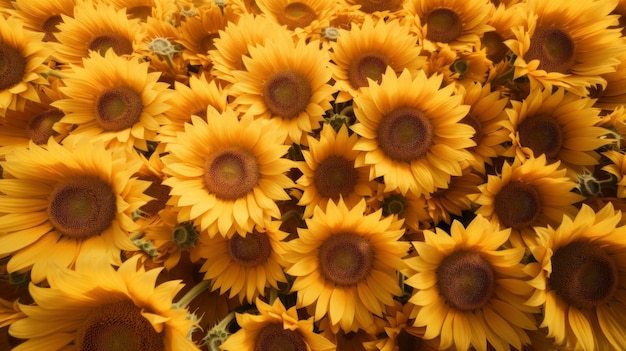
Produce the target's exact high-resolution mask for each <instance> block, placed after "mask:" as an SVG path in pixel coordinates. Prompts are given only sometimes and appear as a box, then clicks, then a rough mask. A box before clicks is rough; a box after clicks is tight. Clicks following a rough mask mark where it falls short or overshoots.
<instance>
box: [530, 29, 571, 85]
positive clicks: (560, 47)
mask: <svg viewBox="0 0 626 351" xmlns="http://www.w3.org/2000/svg"><path fill="white" fill-rule="evenodd" d="M575 48H576V47H575V44H574V41H573V40H572V37H570V35H569V34H567V33H566V32H564V31H562V30H560V29H558V28H555V27H539V28H537V29H536V30H535V34H534V35H533V37H532V38H531V39H530V47H529V48H528V52H527V53H526V55H524V59H525V60H526V61H531V60H539V66H538V67H537V68H538V69H541V70H544V71H546V72H559V73H564V74H567V73H569V72H570V69H571V68H572V66H573V65H574V56H575Z"/></svg>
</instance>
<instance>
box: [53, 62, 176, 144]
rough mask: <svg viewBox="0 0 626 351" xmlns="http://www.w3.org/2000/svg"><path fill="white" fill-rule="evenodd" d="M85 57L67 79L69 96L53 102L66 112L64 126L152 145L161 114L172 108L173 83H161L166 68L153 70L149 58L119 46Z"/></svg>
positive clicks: (81, 132)
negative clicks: (120, 52) (124, 52)
mask: <svg viewBox="0 0 626 351" xmlns="http://www.w3.org/2000/svg"><path fill="white" fill-rule="evenodd" d="M83 62H84V64H83V65H81V66H72V70H71V71H69V72H67V73H66V74H67V77H66V78H64V79H63V82H64V85H65V86H63V87H61V88H59V90H60V91H61V92H62V93H63V94H64V96H66V98H65V99H61V100H57V101H55V102H53V103H52V104H51V105H52V106H54V107H56V108H58V109H60V110H61V111H63V113H65V116H63V117H62V118H61V120H59V122H58V128H63V127H64V126H67V125H76V129H74V130H73V131H72V132H71V133H70V137H72V136H80V135H88V136H89V137H91V138H94V139H103V140H105V142H107V143H109V142H111V141H112V142H118V143H125V144H126V145H127V146H128V147H133V146H135V147H137V148H139V149H140V150H147V145H146V142H147V141H154V140H156V134H157V130H158V129H159V123H158V121H157V118H158V117H159V116H160V115H161V114H162V113H164V112H165V111H167V109H168V108H169V105H167V104H166V101H167V100H168V99H169V98H170V96H171V93H172V92H171V91H169V90H168V89H167V86H168V84H167V83H161V82H158V80H159V76H160V73H158V72H152V73H148V66H149V63H148V62H140V61H139V60H138V59H127V58H124V57H121V56H117V55H116V54H115V53H114V52H113V50H109V51H107V53H106V54H105V55H103V56H101V55H94V56H91V57H89V58H86V59H84V60H83Z"/></svg>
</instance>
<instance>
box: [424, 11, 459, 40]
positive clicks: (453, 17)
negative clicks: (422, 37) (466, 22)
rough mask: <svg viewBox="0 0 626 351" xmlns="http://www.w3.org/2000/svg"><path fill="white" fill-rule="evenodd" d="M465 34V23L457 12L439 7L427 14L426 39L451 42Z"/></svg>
mask: <svg viewBox="0 0 626 351" xmlns="http://www.w3.org/2000/svg"><path fill="white" fill-rule="evenodd" d="M461 34H463V23H461V19H460V17H459V15H457V13H456V12H454V11H452V10H450V9H446V8H439V9H435V10H432V11H430V13H429V14H428V15H427V16H426V39H428V40H431V41H435V42H439V43H449V42H452V41H454V40H455V39H456V38H458V37H460V36H461Z"/></svg>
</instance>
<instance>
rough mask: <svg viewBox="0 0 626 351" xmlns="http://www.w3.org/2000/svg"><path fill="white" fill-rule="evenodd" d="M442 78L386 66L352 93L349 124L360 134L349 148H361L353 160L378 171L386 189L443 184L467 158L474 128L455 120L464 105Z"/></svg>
mask: <svg viewBox="0 0 626 351" xmlns="http://www.w3.org/2000/svg"><path fill="white" fill-rule="evenodd" d="M441 83H442V76H433V77H430V78H428V77H426V75H425V74H424V72H423V71H419V72H417V74H416V75H415V78H412V76H411V73H410V72H409V71H408V70H404V71H403V72H402V74H401V75H400V76H399V77H398V76H396V72H394V71H393V69H392V68H387V72H386V73H385V74H384V75H383V78H382V82H381V83H380V84H378V83H376V82H374V81H372V80H370V86H369V87H366V88H362V89H361V92H360V94H359V95H358V96H357V97H355V98H354V105H355V109H354V113H355V115H356V118H357V121H358V123H357V124H355V125H353V126H352V130H354V131H355V132H356V133H357V134H359V135H360V136H361V138H360V139H359V140H358V141H357V142H356V144H355V145H354V149H355V150H359V151H364V152H363V153H362V154H360V155H359V156H358V157H357V159H356V162H355V165H356V166H358V167H360V166H369V167H370V178H371V179H374V178H377V177H383V179H384V182H385V185H386V188H385V191H392V190H394V189H398V190H400V192H401V193H402V194H406V193H407V191H410V192H412V193H413V194H415V195H421V194H427V193H432V192H434V191H435V190H437V189H439V188H446V187H447V186H448V183H449V182H450V176H452V175H461V163H464V162H468V161H469V159H471V157H472V156H471V154H470V153H469V152H468V151H467V148H469V147H472V146H474V145H476V144H475V143H474V141H473V140H472V136H473V135H474V129H473V128H472V127H471V126H470V125H468V124H465V123H459V122H460V121H461V120H462V119H463V117H465V116H466V115H467V113H468V111H469V106H467V105H463V104H462V99H463V97H462V96H461V95H454V94H453V92H454V86H452V85H449V86H447V87H445V88H441Z"/></svg>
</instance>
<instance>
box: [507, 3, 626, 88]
mask: <svg viewBox="0 0 626 351" xmlns="http://www.w3.org/2000/svg"><path fill="white" fill-rule="evenodd" d="M527 4H528V7H529V10H528V11H526V16H527V19H526V20H525V22H527V26H528V27H526V26H519V27H517V28H514V29H513V32H514V33H515V39H511V40H507V41H505V44H506V45H507V46H508V47H509V48H510V49H511V51H512V52H513V54H515V57H516V58H515V61H514V62H513V64H514V66H515V74H514V78H519V77H522V76H525V77H527V78H528V79H529V80H530V86H531V89H535V88H545V89H546V90H551V89H552V87H555V86H556V87H563V88H565V89H567V90H568V91H572V92H573V93H575V94H577V95H579V96H585V95H586V94H587V90H586V88H589V87H594V88H595V86H596V85H600V86H602V87H604V86H605V85H606V80H605V79H604V78H602V77H601V75H602V74H604V73H608V72H612V71H615V67H616V66H617V65H618V64H619V60H618V59H617V57H618V56H619V55H620V54H623V53H624V52H625V50H626V46H625V45H624V41H623V40H622V39H621V38H620V37H621V30H620V29H619V28H610V27H612V26H616V25H617V24H618V20H617V17H618V16H617V15H611V14H610V13H611V11H612V10H613V9H614V8H615V1H587V2H585V3H580V4H578V3H577V4H576V6H571V3H570V2H569V1H568V0H555V1H537V0H530V1H527Z"/></svg>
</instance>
